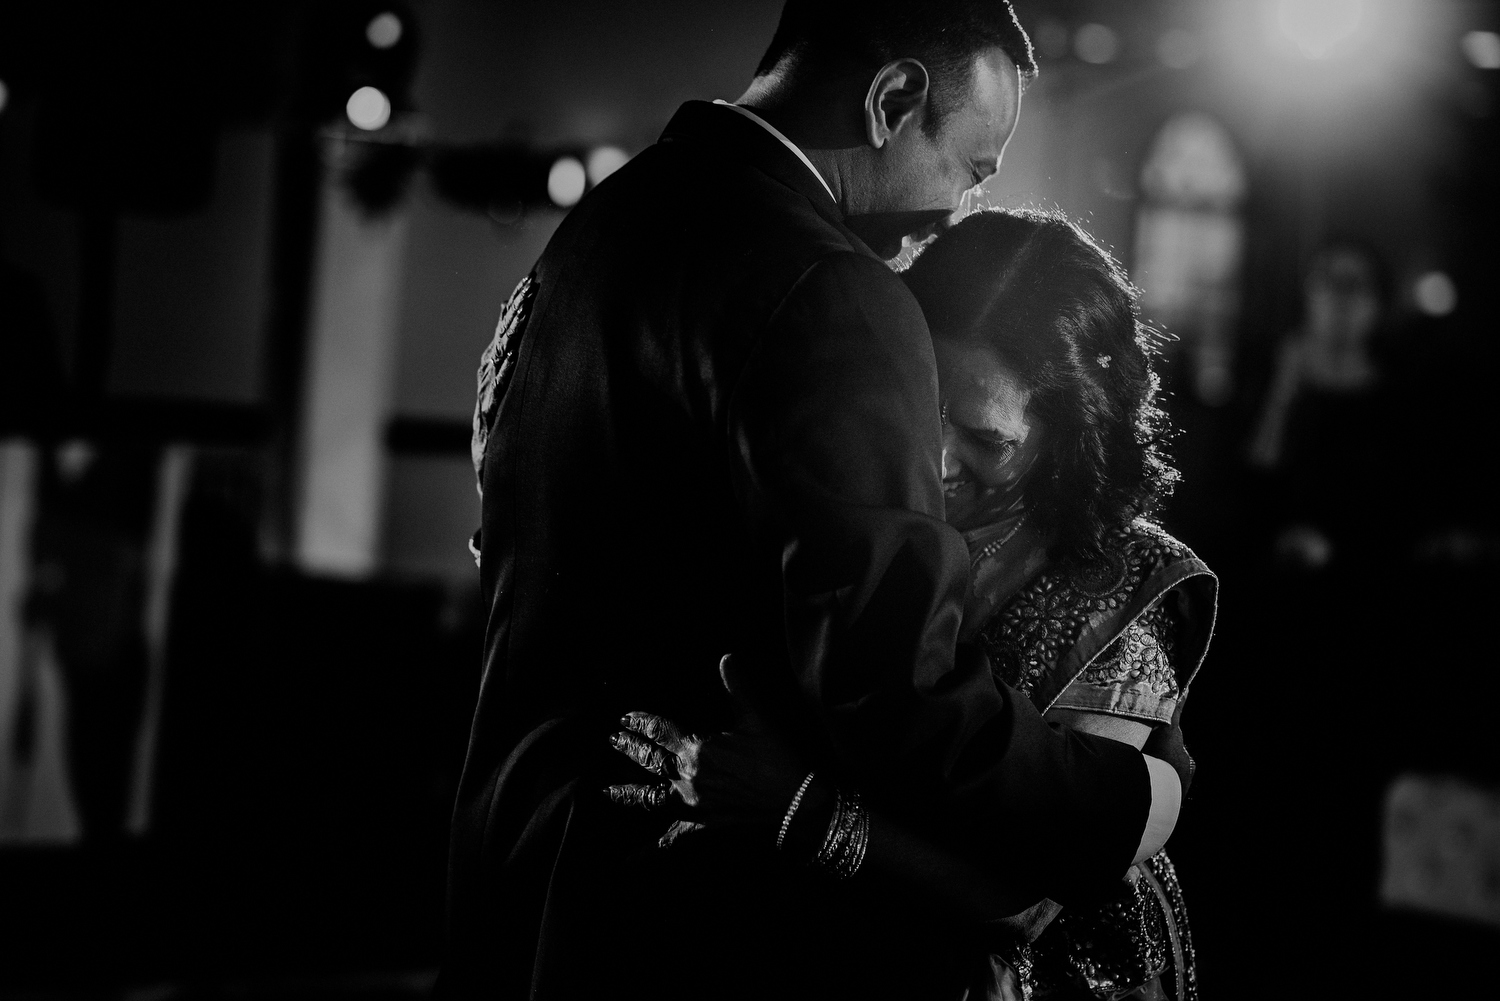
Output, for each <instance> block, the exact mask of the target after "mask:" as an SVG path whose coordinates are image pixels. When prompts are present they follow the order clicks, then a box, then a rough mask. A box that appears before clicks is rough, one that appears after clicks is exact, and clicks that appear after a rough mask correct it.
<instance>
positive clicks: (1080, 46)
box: [1073, 24, 1120, 65]
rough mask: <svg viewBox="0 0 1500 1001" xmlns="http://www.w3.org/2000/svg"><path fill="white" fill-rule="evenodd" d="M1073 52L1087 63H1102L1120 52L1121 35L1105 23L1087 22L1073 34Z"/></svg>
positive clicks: (1110, 59) (1109, 60) (1111, 59)
mask: <svg viewBox="0 0 1500 1001" xmlns="http://www.w3.org/2000/svg"><path fill="white" fill-rule="evenodd" d="M1073 54H1074V55H1076V56H1077V57H1078V58H1079V59H1082V60H1083V61H1084V62H1086V63H1094V64H1096V65H1097V64H1102V63H1107V62H1111V61H1113V59H1114V58H1115V56H1117V55H1119V54H1120V36H1119V35H1116V34H1115V33H1114V29H1112V28H1110V27H1108V26H1107V25H1103V24H1085V25H1084V26H1083V27H1081V28H1079V29H1078V33H1077V34H1075V35H1074V36H1073Z"/></svg>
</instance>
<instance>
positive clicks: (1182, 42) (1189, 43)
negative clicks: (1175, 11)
mask: <svg viewBox="0 0 1500 1001" xmlns="http://www.w3.org/2000/svg"><path fill="white" fill-rule="evenodd" d="M1202 56H1203V43H1202V42H1200V41H1199V40H1198V36H1197V35H1195V34H1193V33H1192V32H1191V31H1188V30H1187V29H1186V28H1173V29H1172V30H1170V31H1168V32H1165V33H1163V35H1162V36H1161V37H1160V38H1158V39H1157V40H1156V58H1157V59H1160V60H1161V64H1162V65H1163V66H1166V67H1167V68H1168V69H1174V70H1185V69H1187V68H1188V67H1189V66H1192V65H1193V64H1194V63H1196V62H1197V61H1198V60H1199V59H1200V58H1202Z"/></svg>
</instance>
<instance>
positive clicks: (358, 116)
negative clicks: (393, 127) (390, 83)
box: [344, 87, 391, 132]
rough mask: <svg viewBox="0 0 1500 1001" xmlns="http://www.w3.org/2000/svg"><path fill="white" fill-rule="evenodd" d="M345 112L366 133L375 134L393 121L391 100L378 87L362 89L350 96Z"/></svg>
mask: <svg viewBox="0 0 1500 1001" xmlns="http://www.w3.org/2000/svg"><path fill="white" fill-rule="evenodd" d="M344 110H345V111H346V112H347V113H348V115H349V121H351V122H353V123H354V124H355V125H356V126H358V127H359V128H362V129H364V130H365V131H366V132H374V131H375V130H376V129H383V128H385V123H386V122H388V121H390V120H391V99H390V98H388V97H386V96H385V94H384V93H383V92H382V91H381V90H380V89H379V88H378V87H361V88H359V90H356V91H355V92H354V93H352V94H350V95H349V103H348V104H346V105H344Z"/></svg>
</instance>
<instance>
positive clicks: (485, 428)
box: [469, 275, 536, 493]
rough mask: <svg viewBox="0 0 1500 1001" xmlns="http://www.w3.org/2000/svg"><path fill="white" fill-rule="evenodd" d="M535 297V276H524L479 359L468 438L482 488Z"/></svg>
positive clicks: (507, 301) (470, 452)
mask: <svg viewBox="0 0 1500 1001" xmlns="http://www.w3.org/2000/svg"><path fill="white" fill-rule="evenodd" d="M535 298H536V279H535V277H534V276H532V275H527V276H526V277H525V278H522V279H521V281H520V283H519V284H517V285H516V288H515V291H513V292H511V294H510V298H509V299H508V300H506V303H505V308H504V309H502V310H500V320H499V321H498V322H497V323H496V324H495V336H494V337H492V338H490V344H489V347H487V348H485V349H484V354H483V355H481V356H480V358H479V375H478V383H479V393H478V398H477V399H476V401H475V403H474V436H473V437H472V438H471V439H470V440H469V457H470V458H471V459H472V460H473V461H474V473H475V475H476V476H478V477H479V488H480V491H481V493H482V492H483V490H484V451H485V446H486V445H488V444H489V438H490V429H491V428H493V427H494V426H495V416H496V414H497V413H498V412H499V410H500V403H501V401H502V400H504V399H505V390H506V389H507V388H508V387H509V386H510V380H511V376H513V375H515V371H516V356H517V355H518V354H519V353H520V349H521V337H522V335H523V334H524V333H525V332H526V321H527V320H528V319H529V318H530V316H531V303H532V300H534V299H535Z"/></svg>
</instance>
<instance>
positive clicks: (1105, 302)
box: [903, 210, 1177, 559]
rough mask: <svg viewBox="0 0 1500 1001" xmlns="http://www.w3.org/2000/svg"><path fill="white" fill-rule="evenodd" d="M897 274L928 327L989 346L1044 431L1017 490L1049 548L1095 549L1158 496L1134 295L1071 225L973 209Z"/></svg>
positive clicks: (1172, 472) (1162, 485) (1164, 466)
mask: <svg viewBox="0 0 1500 1001" xmlns="http://www.w3.org/2000/svg"><path fill="white" fill-rule="evenodd" d="M903 277H904V278H905V279H906V283H907V285H908V287H910V289H911V291H912V293H913V294H914V295H915V296H916V298H917V302H918V303H920V304H921V306H922V311H923V312H924V313H925V314H926V316H927V323H928V326H929V328H930V329H931V331H932V336H933V337H934V338H938V339H946V340H957V341H965V342H970V343H972V342H976V341H978V342H980V343H983V344H986V345H988V346H989V347H990V348H992V349H993V350H994V351H995V353H996V354H997V355H998V356H999V358H1000V359H1001V361H1003V362H1004V363H1005V364H1006V365H1008V366H1009V367H1010V368H1011V369H1012V370H1013V371H1014V372H1015V374H1016V376H1017V377H1018V378H1019V379H1020V380H1021V382H1022V383H1023V384H1024V385H1025V386H1026V387H1027V388H1028V389H1029V390H1030V391H1031V400H1030V402H1029V403H1028V404H1027V409H1028V410H1029V411H1031V412H1033V413H1035V414H1036V415H1037V416H1038V417H1040V418H1041V419H1042V420H1043V421H1045V422H1046V426H1047V435H1048V439H1047V441H1046V442H1045V443H1044V445H1045V447H1044V451H1043V454H1042V456H1041V458H1040V459H1038V461H1037V465H1036V466H1035V467H1034V468H1033V469H1032V470H1031V472H1030V473H1029V474H1028V475H1027V481H1026V483H1025V487H1024V489H1025V491H1026V496H1027V506H1028V508H1029V509H1030V510H1031V511H1032V517H1033V518H1034V519H1037V520H1038V522H1039V526H1040V527H1041V528H1042V529H1043V530H1044V531H1046V532H1047V533H1048V534H1049V535H1050V536H1051V538H1052V540H1053V541H1052V549H1053V553H1054V555H1056V556H1058V557H1060V558H1070V557H1071V558H1080V559H1088V558H1090V557H1094V556H1098V555H1099V554H1100V553H1101V552H1102V548H1103V545H1104V541H1105V536H1106V533H1108V532H1109V531H1110V530H1112V529H1114V528H1116V527H1121V526H1123V525H1125V524H1127V523H1128V522H1129V521H1130V520H1131V519H1133V518H1135V517H1136V516H1138V515H1145V514H1150V513H1151V512H1152V511H1153V510H1154V509H1155V508H1156V506H1157V505H1158V504H1159V503H1160V502H1161V501H1163V500H1164V499H1165V498H1166V497H1167V495H1168V494H1170V492H1171V489H1172V485H1173V484H1174V483H1175V481H1176V479H1177V471H1176V469H1174V468H1173V467H1172V466H1171V464H1170V462H1169V461H1168V458H1167V456H1166V454H1165V452H1164V449H1163V440H1164V438H1165V436H1166V434H1167V432H1168V430H1169V424H1168V421H1167V418H1166V414H1164V413H1163V412H1162V411H1161V409H1160V408H1159V407H1157V405H1156V403H1155V397H1156V391H1157V386H1158V380H1157V376H1156V373H1155V372H1154V371H1153V370H1152V368H1151V359H1150V355H1151V353H1152V352H1153V350H1154V347H1153V344H1152V342H1151V338H1152V336H1153V333H1152V332H1151V331H1150V330H1149V329H1148V328H1146V327H1145V326H1143V325H1142V324H1141V322H1140V311H1139V307H1138V299H1139V297H1140V292H1139V290H1137V289H1136V288H1135V287H1134V286H1133V285H1132V284H1131V283H1130V278H1129V276H1127V275H1126V273H1125V271H1124V269H1123V268H1121V267H1120V265H1119V263H1118V262H1117V261H1115V259H1114V258H1112V257H1111V256H1110V255H1109V254H1108V253H1106V252H1105V251H1104V250H1103V249H1101V248H1100V247H1099V245H1098V244H1096V243H1095V242H1094V241H1093V239H1091V238H1090V237H1089V235H1088V234H1087V233H1085V232H1084V231H1083V230H1082V229H1080V228H1079V227H1078V226H1077V225H1076V224H1074V223H1073V222H1071V221H1069V220H1068V219H1067V218H1066V217H1064V216H1062V215H1061V214H1056V213H1046V212H1035V211H997V210H986V211H981V212H975V213H973V214H971V215H969V216H967V217H965V218H964V219H963V220H962V221H961V222H959V223H958V224H957V225H955V226H953V227H952V228H951V229H949V230H948V231H947V232H946V233H944V234H943V235H942V236H940V237H938V238H937V239H936V240H934V241H933V242H932V244H931V245H929V246H928V247H927V249H926V250H925V251H924V252H923V253H922V254H921V255H920V256H919V257H918V258H917V259H916V261H915V262H914V263H913V264H912V266H911V267H910V268H909V269H908V270H907V271H906V272H905V274H904V276H903Z"/></svg>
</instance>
